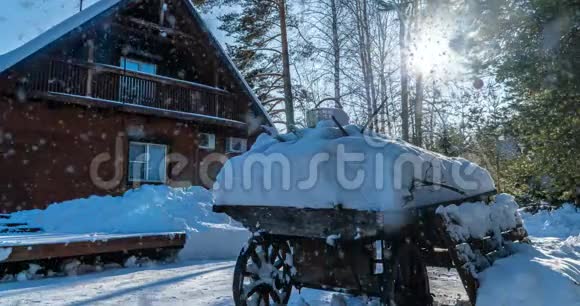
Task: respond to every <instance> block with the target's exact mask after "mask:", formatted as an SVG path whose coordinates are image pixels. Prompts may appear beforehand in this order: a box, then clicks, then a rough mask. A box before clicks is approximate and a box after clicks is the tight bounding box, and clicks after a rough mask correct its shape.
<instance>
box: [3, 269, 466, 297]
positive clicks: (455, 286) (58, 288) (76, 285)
mask: <svg viewBox="0 0 580 306" xmlns="http://www.w3.org/2000/svg"><path fill="white" fill-rule="evenodd" d="M233 268H234V262H233V261H215V262H199V261H198V262H183V263H178V264H170V265H159V266H154V267H149V268H127V269H114V270H109V271H105V272H100V273H92V274H87V275H83V276H76V277H62V278H49V279H41V280H33V281H26V282H10V283H4V284H0V301H1V302H0V304H2V305H116V306H118V305H143V306H144V305H212V306H222V305H224V306H225V305H232V304H233V302H232V299H231V276H232V272H233ZM430 272H431V273H432V275H431V276H432V286H433V292H434V293H435V294H436V299H437V300H438V301H441V302H444V305H450V304H451V305H455V304H456V303H455V302H450V301H455V300H457V296H458V295H462V296H463V298H465V294H464V293H463V291H462V288H461V283H460V282H459V280H458V279H457V275H456V274H454V273H451V272H447V270H446V269H437V270H432V271H430ZM332 295H333V294H332V293H328V292H320V291H315V290H303V291H302V293H301V294H300V295H298V294H297V292H296V291H294V292H293V295H292V300H291V301H290V305H295V306H296V305H300V300H301V299H302V298H303V299H304V300H305V301H307V302H308V303H309V304H310V305H313V306H314V305H316V306H318V305H329V304H330V299H331V298H332ZM356 304H359V303H357V299H349V305H356Z"/></svg>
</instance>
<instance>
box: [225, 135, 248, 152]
mask: <svg viewBox="0 0 580 306" xmlns="http://www.w3.org/2000/svg"><path fill="white" fill-rule="evenodd" d="M247 146H248V143H247V140H246V139H244V138H237V137H228V139H227V143H226V148H227V151H228V153H242V152H246V150H247Z"/></svg>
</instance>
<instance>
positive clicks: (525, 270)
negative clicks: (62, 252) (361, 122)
mask: <svg viewBox="0 0 580 306" xmlns="http://www.w3.org/2000/svg"><path fill="white" fill-rule="evenodd" d="M523 218H524V222H525V224H526V225H527V226H528V229H529V231H530V234H531V235H532V237H533V241H534V246H533V247H530V246H523V247H522V248H521V250H520V251H519V253H518V254H516V255H513V256H511V257H509V258H506V259H501V260H499V261H497V262H496V264H495V265H494V266H493V267H492V268H490V269H488V270H486V271H485V272H484V273H483V274H481V275H480V276H481V279H482V283H483V286H482V288H481V290H480V292H479V297H478V299H479V303H478V306H481V305H494V306H496V305H500V306H501V305H505V306H517V305H524V306H530V305H532V306H536V305H537V306H549V305H550V306H551V305H558V306H560V305H561V306H576V305H580V286H579V285H578V282H580V277H579V276H580V222H576V220H578V218H580V213H578V212H576V211H575V210H574V209H573V208H572V207H571V206H566V207H564V209H562V210H559V211H556V212H553V213H540V214H537V215H529V214H523ZM569 222H571V223H569ZM553 226H554V227H556V228H553ZM233 260H234V259H233V258H232V259H231V260H226V261H180V262H178V263H175V264H158V265H149V266H145V267H140V268H125V269H111V270H105V271H104V272H98V273H91V274H87V275H82V276H70V277H56V278H46V279H40V280H33V281H24V282H14V281H13V282H5V283H1V284H0V304H2V305H29V304H39V305H232V299H231V279H232V273H233V268H234V264H235V263H234V261H233ZM429 272H430V280H431V286H432V292H433V293H434V295H435V300H436V301H437V302H438V303H440V305H466V304H465V301H466V295H465V292H464V290H463V288H462V285H461V282H460V281H459V278H458V276H457V274H456V273H455V271H453V270H451V271H447V270H446V269H431V270H430V271H429ZM333 297H335V299H336V296H335V294H333V293H329V292H321V291H316V290H307V289H305V290H302V292H301V293H297V292H296V291H294V293H293V295H292V299H291V301H290V305H293V306H304V305H312V306H314V305H330V303H331V300H332V299H333ZM344 300H345V301H346V302H347V305H365V304H366V305H369V304H367V303H366V301H365V300H364V299H362V298H352V297H344Z"/></svg>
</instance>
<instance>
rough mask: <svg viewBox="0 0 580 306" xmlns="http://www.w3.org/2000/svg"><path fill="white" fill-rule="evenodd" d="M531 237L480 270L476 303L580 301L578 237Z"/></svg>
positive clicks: (564, 305)
mask: <svg viewBox="0 0 580 306" xmlns="http://www.w3.org/2000/svg"><path fill="white" fill-rule="evenodd" d="M578 238H579V237H571V238H569V239H568V240H566V241H563V242H562V241H559V240H552V241H545V242H542V241H534V244H535V246H532V245H525V244H523V245H517V246H516V249H517V252H516V254H514V255H511V256H509V257H507V258H503V259H500V260H497V261H496V262H495V263H494V264H493V266H492V267H490V268H489V269H487V270H485V271H483V272H482V273H480V274H479V280H480V283H481V286H480V288H479V290H478V295H477V306H487V305H489V306H498V305H506V306H517V305H522V306H524V305H525V306H551V305H561V306H578V305H580V285H579V284H580V239H578Z"/></svg>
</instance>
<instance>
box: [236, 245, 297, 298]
mask: <svg viewBox="0 0 580 306" xmlns="http://www.w3.org/2000/svg"><path fill="white" fill-rule="evenodd" d="M291 263H292V252H291V251H290V247H289V245H288V243H287V242H285V241H269V240H267V239H264V238H261V237H259V238H252V239H250V241H249V242H248V244H247V246H245V247H244V248H243V249H242V251H241V252H240V255H239V256H238V260H237V262H236V268H235V270H234V284H233V292H234V302H235V304H236V306H249V305H257V306H269V305H286V304H288V300H289V299H290V292H291V290H292V282H291V266H290V265H291Z"/></svg>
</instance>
